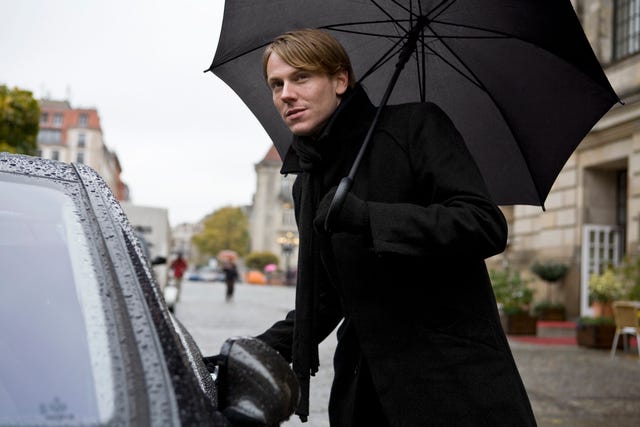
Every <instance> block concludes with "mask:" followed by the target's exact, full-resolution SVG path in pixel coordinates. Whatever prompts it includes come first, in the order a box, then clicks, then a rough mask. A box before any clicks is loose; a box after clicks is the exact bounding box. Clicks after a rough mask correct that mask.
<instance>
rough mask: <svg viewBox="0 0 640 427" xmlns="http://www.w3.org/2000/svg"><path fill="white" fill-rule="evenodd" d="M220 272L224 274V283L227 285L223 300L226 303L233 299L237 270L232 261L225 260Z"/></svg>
mask: <svg viewBox="0 0 640 427" xmlns="http://www.w3.org/2000/svg"><path fill="white" fill-rule="evenodd" d="M222 271H223V272H224V283H225V284H226V285H227V293H226V295H225V298H226V300H227V301H231V299H232V298H233V288H234V285H235V283H236V279H237V278H238V268H237V267H236V264H235V262H233V260H231V259H226V260H224V263H223V264H222Z"/></svg>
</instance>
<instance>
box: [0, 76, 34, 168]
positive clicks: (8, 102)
mask: <svg viewBox="0 0 640 427" xmlns="http://www.w3.org/2000/svg"><path fill="white" fill-rule="evenodd" d="M39 121H40V106H39V105H38V101H36V100H35V98H34V97H33V94H32V93H31V92H29V91H27V90H22V89H19V88H17V87H16V88H13V89H9V88H8V87H7V86H5V85H0V151H8V152H10V153H22V154H29V155H35V154H36V151H37V144H36V138H37V136H38V129H39V126H38V123H39Z"/></svg>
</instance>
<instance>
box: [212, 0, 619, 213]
mask: <svg viewBox="0 0 640 427" xmlns="http://www.w3.org/2000/svg"><path fill="white" fill-rule="evenodd" d="M300 28H322V29H325V30H327V31H328V32H330V33H331V34H332V35H334V36H335V37H336V38H337V39H338V40H339V41H340V42H341V43H342V45H343V46H344V47H345V49H346V50H347V52H349V54H350V56H351V59H352V62H353V67H354V72H355V74H356V78H358V79H360V80H361V82H362V84H363V86H364V87H365V89H366V90H367V92H368V93H369V95H370V96H371V98H372V100H373V101H374V102H376V103H379V102H380V101H381V100H383V94H384V93H385V90H386V88H387V87H388V85H389V79H390V77H391V76H392V74H393V73H394V69H395V67H396V63H397V62H398V61H397V57H398V53H399V52H400V51H401V49H402V47H403V45H404V44H405V42H406V40H407V38H408V33H409V32H410V31H411V29H412V28H415V31H414V32H415V33H416V34H417V35H418V39H417V43H416V47H415V50H413V51H412V55H411V57H410V58H409V60H408V62H407V64H406V66H405V67H404V70H403V71H402V73H401V74H400V76H399V78H398V80H397V84H396V85H395V88H394V89H393V91H392V93H391V95H390V98H389V103H390V104H395V103H402V102H412V101H419V102H424V101H430V102H434V103H436V104H438V105H439V106H440V107H441V108H442V109H443V110H444V111H445V112H446V113H447V114H448V115H449V116H450V117H451V119H452V120H453V122H454V124H455V125H456V127H457V128H458V130H459V131H460V132H461V134H462V135H463V137H464V139H465V141H466V144H467V146H468V148H469V150H470V152H471V154H472V155H473V156H474V158H475V160H476V163H477V164H478V166H479V168H480V170H481V172H482V174H483V176H484V179H485V181H486V184H487V186H488V188H489V191H490V193H491V194H492V196H493V198H494V200H495V201H496V203H498V204H503V205H506V204H532V205H543V203H544V200H545V198H546V197H547V194H548V192H549V190H550V189H551V186H552V184H553V182H554V181H555V179H556V177H557V175H558V173H559V172H560V170H561V169H562V167H563V166H564V164H565V162H566V161H567V159H568V158H569V156H570V155H571V153H572V152H573V150H574V149H575V148H576V146H577V145H578V144H579V143H580V141H581V140H582V138H583V137H584V136H585V135H586V134H587V133H588V132H589V130H590V129H591V128H592V127H593V125H594V124H595V123H596V122H597V121H598V120H599V119H600V118H601V117H602V115H603V114H605V113H606V112H607V111H608V110H609V109H610V108H611V106H612V105H613V104H615V103H616V102H617V101H619V99H618V97H617V96H616V94H615V93H614V91H613V89H612V88H611V85H610V84H609V81H608V80H607V78H606V76H605V74H604V72H603V70H602V67H601V66H600V64H599V62H598V60H597V58H596V57H595V55H594V53H593V51H592V49H591V46H590V45H589V42H588V41H587V39H586V37H585V34H584V32H583V30H582V27H581V25H580V23H579V20H578V18H577V16H576V14H575V11H574V9H573V7H572V6H571V2H570V1H569V0H520V1H514V0H423V1H420V0H375V1H373V0H370V1H366V0H325V1H317V0H271V1H266V0H264V1H260V2H256V1H253V0H234V1H227V2H226V4H225V12H224V18H223V23H222V31H221V34H220V39H219V43H218V47H217V50H216V53H215V57H214V59H213V63H212V64H211V66H210V68H209V70H210V71H212V72H213V73H215V74H216V75H217V76H218V77H220V78H221V79H222V80H223V81H225V82H226V83H227V84H228V85H229V86H230V87H231V88H232V89H233V90H234V91H235V92H236V93H237V94H238V95H239V96H240V97H241V98H242V100H243V101H244V102H245V104H247V106H248V107H249V109H250V110H251V111H252V112H253V114H254V115H255V116H256V117H257V118H258V120H259V121H260V122H261V124H262V125H263V126H264V128H265V129H266V131H267V133H268V134H269V136H270V137H271V139H272V140H273V143H274V144H275V146H276V148H277V150H278V152H279V154H280V156H281V157H284V155H285V153H286V151H287V149H288V147H289V145H290V142H291V134H290V132H289V130H288V129H287V128H286V126H285V125H284V123H283V122H282V119H281V118H280V117H279V115H278V114H277V112H276V110H275V108H274V106H273V105H272V100H271V96H270V94H269V90H268V88H267V86H266V83H265V82H264V78H263V75H262V60H261V56H262V51H263V48H264V47H265V46H266V45H267V44H268V43H270V42H271V40H272V39H273V38H274V37H276V36H277V35H279V34H281V33H284V32H286V31H290V30H294V29H300ZM209 70H208V71H209Z"/></svg>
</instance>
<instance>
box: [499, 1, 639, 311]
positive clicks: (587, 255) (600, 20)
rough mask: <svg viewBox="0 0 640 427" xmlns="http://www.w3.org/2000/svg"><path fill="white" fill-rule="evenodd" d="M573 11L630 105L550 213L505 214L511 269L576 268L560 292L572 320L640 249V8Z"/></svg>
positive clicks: (633, 4) (598, 138)
mask: <svg viewBox="0 0 640 427" xmlns="http://www.w3.org/2000/svg"><path fill="white" fill-rule="evenodd" d="M572 3H573V5H574V7H575V9H576V13H577V15H578V17H579V18H580V20H581V22H582V25H583V28H584V30H585V33H586V35H587V38H588V39H589V41H590V43H591V45H592V47H593V49H594V51H595V53H596V55H597V56H598V59H599V60H600V62H601V64H602V65H603V67H604V69H605V72H606V74H607V76H608V78H609V80H610V81H611V84H612V86H613V88H614V89H615V91H616V93H617V94H618V96H619V97H620V98H621V99H622V101H623V102H624V104H617V105H615V106H614V107H613V108H612V109H611V110H610V111H609V112H608V113H607V114H606V115H605V116H604V117H603V118H602V119H601V120H600V121H599V122H598V123H597V124H596V125H595V126H594V128H593V129H592V131H591V132H590V133H589V134H588V135H587V136H586V138H585V139H584V140H583V141H582V142H581V144H580V145H579V146H578V148H577V149H576V150H575V152H574V153H573V155H572V156H571V158H570V159H569V161H568V162H567V163H566V165H565V167H564V169H563V170H562V171H561V173H560V175H559V176H558V178H557V180H556V182H555V183H554V185H553V188H552V190H551V192H550V194H549V196H548V198H547V200H546V202H545V208H546V211H544V212H543V211H542V209H540V208H538V207H531V206H514V207H509V208H505V209H504V210H505V213H506V214H507V216H508V218H509V222H510V224H509V225H510V240H509V247H508V250H507V252H506V253H505V257H506V259H508V261H509V263H510V264H511V265H512V266H516V267H517V268H519V269H520V270H522V271H523V272H527V271H528V269H529V268H530V266H531V265H532V264H533V263H534V262H536V261H556V262H562V263H565V264H567V265H568V266H569V268H570V270H569V273H568V274H567V276H565V278H564V279H563V280H562V281H561V282H560V283H559V285H558V286H557V289H556V292H557V299H558V300H559V301H560V302H563V303H564V304H565V306H566V309H567V315H568V316H569V317H570V318H573V317H576V316H578V315H589V314H590V313H591V310H590V304H589V298H588V282H589V277H590V276H591V275H592V274H593V273H597V272H601V271H602V269H603V268H606V266H607V265H609V264H613V265H615V264H617V263H619V262H620V260H621V259H622V257H624V256H625V255H629V256H634V255H636V254H637V253H638V245H639V244H640V238H639V237H640V227H639V221H640V216H639V215H640V0H582V1H581V0H576V1H573V2H572ZM558 102H562V100H558ZM534 286H536V287H537V289H539V292H536V299H538V300H540V299H544V294H545V293H544V292H543V291H542V287H543V286H544V284H541V283H537V284H534ZM554 287H556V286H554Z"/></svg>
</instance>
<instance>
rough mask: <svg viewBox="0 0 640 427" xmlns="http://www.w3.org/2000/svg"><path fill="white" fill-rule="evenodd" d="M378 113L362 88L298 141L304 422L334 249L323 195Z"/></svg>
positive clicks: (298, 350)
mask: <svg viewBox="0 0 640 427" xmlns="http://www.w3.org/2000/svg"><path fill="white" fill-rule="evenodd" d="M374 112H375V109H374V106H373V105H372V104H371V102H370V101H369V99H368V97H367V95H366V94H365V92H364V90H363V89H362V88H361V87H360V86H356V88H355V89H353V90H348V91H347V93H345V95H344V96H343V99H342V101H341V102H340V105H339V106H338V108H337V109H336V111H335V112H334V114H333V115H332V117H331V118H330V120H329V122H328V123H327V125H326V126H325V128H324V130H323V131H322V132H321V134H320V136H319V137H318V138H317V139H311V138H306V137H294V140H293V144H292V147H291V150H293V152H294V153H295V155H297V160H298V165H299V167H300V169H301V170H302V174H301V175H300V176H299V177H298V179H299V180H300V184H301V196H300V201H299V224H298V229H299V231H300V233H299V234H300V246H299V253H298V283H297V287H296V310H295V326H294V337H293V354H292V357H293V370H294V372H295V374H296V376H297V378H298V381H299V383H300V390H301V398H300V403H299V405H298V407H297V409H296V413H297V414H298V415H299V416H300V419H301V420H302V421H303V422H304V421H306V420H307V416H308V414H309V379H310V376H311V375H315V373H316V372H317V371H318V367H319V359H318V345H317V343H318V337H317V336H316V335H315V331H317V326H318V325H317V317H318V316H317V313H318V300H319V293H320V282H321V280H320V277H321V276H322V275H323V272H322V269H323V268H324V267H323V265H322V250H323V248H325V247H327V245H328V237H327V236H325V235H322V234H319V233H317V232H316V231H315V230H314V228H313V220H314V218H315V214H316V210H317V207H318V204H319V203H320V200H321V199H322V197H323V196H324V195H325V194H326V193H327V191H328V190H329V189H331V188H332V187H334V186H336V185H338V182H339V181H340V179H341V178H342V177H344V176H346V175H347V174H348V172H349V169H350V167H351V164H352V162H353V159H354V158H355V156H356V154H357V151H358V149H359V147H360V145H361V144H362V142H363V140H364V135H365V133H366V131H367V130H368V123H370V122H371V118H372V117H373V114H374ZM283 170H284V169H283Z"/></svg>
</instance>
